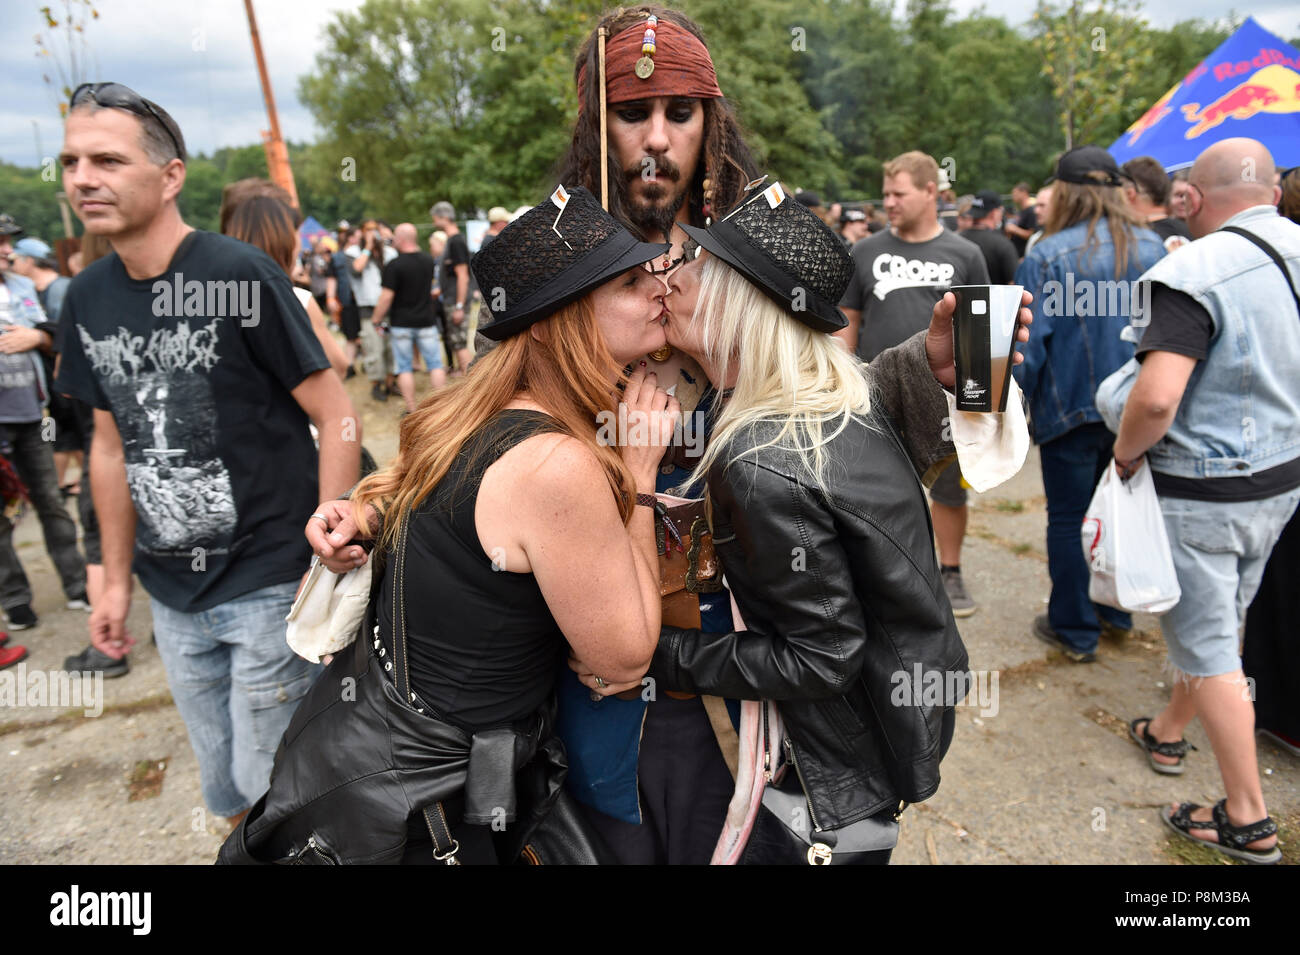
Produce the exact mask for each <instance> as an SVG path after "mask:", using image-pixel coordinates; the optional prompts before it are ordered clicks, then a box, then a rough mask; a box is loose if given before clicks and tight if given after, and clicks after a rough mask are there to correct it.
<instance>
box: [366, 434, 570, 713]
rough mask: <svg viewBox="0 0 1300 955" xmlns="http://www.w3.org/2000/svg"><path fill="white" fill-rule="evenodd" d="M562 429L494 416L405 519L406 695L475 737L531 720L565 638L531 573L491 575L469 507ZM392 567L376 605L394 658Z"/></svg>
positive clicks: (548, 687) (494, 571)
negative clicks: (512, 460)
mask: <svg viewBox="0 0 1300 955" xmlns="http://www.w3.org/2000/svg"><path fill="white" fill-rule="evenodd" d="M558 430H559V426H558V424H557V423H556V421H555V420H554V419H553V418H551V417H550V416H549V415H546V414H543V413H541V412H540V411H529V410H526V409H520V408H509V409H506V410H504V411H501V412H499V413H498V414H497V415H495V416H494V417H493V418H491V419H490V420H489V421H488V422H487V423H486V424H484V425H483V427H482V428H480V429H479V430H478V431H477V432H475V433H474V434H473V435H472V436H471V437H470V438H469V439H468V440H467V441H466V442H465V444H464V446H463V447H462V448H461V450H460V454H459V455H457V457H456V460H455V461H454V462H453V463H452V466H451V468H450V469H449V470H448V471H447V474H446V475H445V476H444V477H443V479H442V480H441V481H440V482H438V484H437V486H436V487H434V489H433V491H432V492H431V493H430V494H429V496H428V497H427V498H426V499H425V500H424V501H423V502H421V503H420V504H419V505H418V506H417V507H416V508H415V510H414V511H412V513H411V523H410V528H409V530H408V533H407V542H406V583H405V587H404V590H405V600H406V603H405V609H406V618H407V645H408V647H409V651H408V652H409V657H410V676H411V689H412V690H414V691H415V693H416V694H418V695H419V697H420V699H421V700H422V701H423V703H424V704H425V706H426V707H431V708H432V709H433V710H435V711H436V715H437V716H438V717H440V718H441V719H443V720H445V721H447V722H449V723H453V724H455V725H457V726H460V727H461V728H462V729H466V730H469V731H471V732H472V731H475V730H479V729H485V728H487V727H490V726H500V725H505V724H512V723H517V722H523V721H527V720H529V719H530V717H531V716H532V714H534V713H535V712H536V711H537V708H538V707H539V706H540V705H541V704H542V703H543V702H545V700H546V699H547V698H548V697H549V696H550V695H551V691H552V689H553V688H554V682H555V673H556V666H557V663H558V662H559V660H560V658H561V654H562V651H563V648H564V637H563V635H562V634H561V632H560V628H559V627H558V626H557V625H556V623H555V618H554V617H552V616H551V611H550V608H549V607H547V605H546V600H545V599H544V598H543V597H542V592H541V589H540V588H539V587H538V586H537V580H536V578H535V577H534V576H533V575H532V574H531V573H527V574H520V573H511V572H510V570H509V568H508V567H507V568H504V569H494V567H493V560H492V558H491V557H489V556H488V555H487V554H485V553H484V552H483V546H482V544H481V543H480V542H479V537H478V530H477V529H476V528H475V525H474V505H475V502H476V501H477V500H478V491H479V485H480V484H481V483H482V481H483V473H484V472H485V471H486V470H487V469H488V468H489V467H490V466H491V465H492V464H493V463H494V462H495V461H496V460H497V459H498V458H500V457H501V456H502V455H503V454H505V453H506V452H507V451H509V450H510V449H511V448H513V447H514V446H515V445H517V444H519V443H520V442H522V441H524V440H526V439H527V438H531V437H533V436H534V435H537V434H543V433H546V432H552V431H558ZM393 564H394V561H392V560H389V561H388V565H387V568H386V570H385V577H384V583H383V586H382V588H381V590H380V600H379V634H380V638H381V639H382V640H383V642H384V644H385V645H386V646H387V648H388V653H389V654H390V655H391V653H392V616H393V589H392V588H393Z"/></svg>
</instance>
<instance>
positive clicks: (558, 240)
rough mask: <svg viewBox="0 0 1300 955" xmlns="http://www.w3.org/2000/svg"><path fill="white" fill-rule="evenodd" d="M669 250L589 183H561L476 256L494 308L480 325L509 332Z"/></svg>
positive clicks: (479, 278) (491, 332) (497, 337)
mask: <svg viewBox="0 0 1300 955" xmlns="http://www.w3.org/2000/svg"><path fill="white" fill-rule="evenodd" d="M669 248H670V246H669V245H668V244H667V243H663V242H660V243H651V242H642V241H640V240H639V239H637V238H636V236H634V235H633V234H632V233H631V232H629V231H628V230H627V229H625V228H624V227H623V226H622V225H621V224H620V223H619V222H618V220H617V219H615V218H614V217H613V216H611V215H610V214H609V213H608V212H606V211H605V210H604V209H602V208H601V207H600V203H599V202H597V201H596V199H595V197H594V196H592V194H591V193H589V192H588V191H587V190H586V189H583V188H582V187H581V186H575V187H574V188H573V189H566V188H565V187H564V186H560V187H559V188H558V189H556V190H555V192H553V193H552V194H551V199H550V201H549V202H542V203H541V204H539V205H536V206H534V207H533V208H532V209H530V210H529V211H528V212H525V213H524V214H523V215H522V216H520V217H519V218H518V219H516V220H515V221H514V222H512V223H510V225H508V226H506V227H505V228H504V229H502V230H501V234H500V235H498V236H497V237H496V239H494V240H493V241H492V242H491V243H490V244H488V245H486V246H484V247H483V248H481V249H479V250H478V252H477V253H476V254H475V256H474V258H473V259H471V260H470V263H469V267H470V269H472V270H473V272H474V280H475V281H476V282H478V287H479V291H480V292H482V294H483V301H484V302H485V303H486V304H487V306H488V309H489V311H490V312H491V313H492V321H491V322H489V323H488V324H486V325H481V326H480V327H479V331H480V332H482V333H483V334H484V335H486V336H487V337H488V338H490V339H492V340H493V341H501V340H502V339H505V338H509V337H510V336H511V335H515V334H518V333H519V332H521V331H523V330H524V329H525V328H527V327H528V326H529V325H532V324H534V323H536V322H539V321H541V320H542V319H543V318H546V317H547V316H548V315H551V314H552V313H554V312H555V311H557V310H558V309H560V308H562V307H563V306H565V305H568V304H569V303H570V302H575V301H577V300H578V299H580V298H582V296H583V295H585V294H586V293H587V292H590V291H591V290H592V289H594V288H595V287H596V286H598V285H601V284H603V283H605V282H607V281H609V280H610V279H612V278H614V277H615V276H616V275H618V274H620V273H622V272H626V271H627V270H628V269H631V268H635V267H636V266H638V265H641V264H643V263H645V262H649V261H650V260H651V259H653V258H656V257H658V256H661V255H663V254H664V253H665V252H667V251H668V249H669Z"/></svg>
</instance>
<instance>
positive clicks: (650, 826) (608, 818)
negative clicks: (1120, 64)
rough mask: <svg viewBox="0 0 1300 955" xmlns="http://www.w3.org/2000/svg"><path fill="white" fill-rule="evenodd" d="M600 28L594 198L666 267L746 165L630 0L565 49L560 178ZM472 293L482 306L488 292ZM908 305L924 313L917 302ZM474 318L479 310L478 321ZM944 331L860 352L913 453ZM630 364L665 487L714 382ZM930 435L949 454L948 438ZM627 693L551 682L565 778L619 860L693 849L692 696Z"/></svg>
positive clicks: (715, 601) (589, 113)
mask: <svg viewBox="0 0 1300 955" xmlns="http://www.w3.org/2000/svg"><path fill="white" fill-rule="evenodd" d="M602 27H603V28H604V29H605V30H606V32H607V37H608V39H607V41H606V84H605V85H606V104H607V143H608V161H607V169H608V182H609V198H608V208H609V211H610V212H611V213H612V214H613V215H614V216H615V217H616V218H618V219H619V220H620V221H621V222H622V223H623V224H624V225H626V226H627V227H628V228H629V229H630V230H631V231H632V232H633V233H634V234H636V235H637V236H638V238H640V239H642V240H644V241H646V242H668V243H670V244H671V248H670V250H669V252H668V253H667V254H666V255H665V257H664V259H663V260H661V261H659V262H657V263H653V267H654V268H655V269H656V270H659V271H664V272H666V271H668V270H669V269H671V268H672V267H673V266H674V264H676V263H677V262H680V261H681V257H682V243H683V240H685V239H686V238H687V237H686V234H685V232H684V231H683V230H682V229H681V228H680V225H681V224H683V223H685V224H688V225H692V226H697V227H706V226H708V225H709V223H710V221H711V220H712V221H716V220H719V219H721V218H723V217H724V216H726V214H727V213H728V212H730V211H731V210H732V209H733V208H735V207H736V206H737V205H739V203H740V201H741V200H742V198H743V197H744V196H745V195H746V192H747V187H748V186H750V185H751V184H752V183H754V181H755V180H757V179H758V178H759V177H758V167H757V165H756V163H755V161H754V159H753V156H752V154H751V152H750V150H749V148H748V147H747V146H746V144H745V142H744V139H743V137H742V135H741V132H740V129H739V126H738V125H737V122H736V120H735V117H734V115H733V113H732V109H731V106H730V105H729V104H728V102H727V101H726V99H724V98H723V95H722V90H721V89H720V87H719V85H718V80H717V76H716V73H715V71H714V67H713V61H712V59H711V57H710V55H709V50H708V48H707V46H706V45H705V42H704V37H703V34H702V33H701V31H700V28H699V27H698V26H697V25H696V24H695V23H693V22H692V21H691V20H690V19H688V18H687V17H686V16H684V15H683V14H681V13H679V12H677V11H675V10H669V9H666V8H664V7H659V6H651V5H642V6H637V7H633V8H630V9H620V10H617V11H614V12H611V13H607V14H605V15H604V16H603V17H602V18H601V20H600V22H599V23H598V24H597V27H596V29H594V30H592V32H591V33H590V34H589V35H588V36H587V38H586V39H585V40H584V41H583V43H582V45H581V47H580V48H579V51H578V55H577V58H576V62H575V64H574V79H575V81H576V83H577V88H578V110H579V112H578V120H577V123H576V125H575V127H574V130H573V138H572V141H571V143H570V147H569V150H568V153H567V154H566V155H565V157H564V159H563V160H562V161H561V163H560V165H559V171H558V176H557V178H558V180H559V181H560V182H561V183H563V184H564V185H565V186H568V187H574V186H582V187H584V188H586V189H587V190H588V191H590V192H591V193H592V194H593V195H595V196H599V195H600V194H601V188H600V185H601V183H600V178H601V177H600V173H601V140H600V82H599V64H598V42H597V40H598V31H599V30H600V29H601V28H602ZM647 33H650V34H652V35H653V37H652V39H647ZM646 61H649V62H648V63H647V62H646ZM971 251H972V253H973V254H975V255H976V256H978V251H977V250H976V249H974V248H973V247H972V248H971ZM482 291H483V298H484V302H485V303H488V304H489V305H490V303H491V302H493V300H494V298H495V296H494V295H493V292H492V290H491V289H483V290H482ZM922 314H927V315H928V314H929V306H928V305H927V306H926V310H925V311H923V312H922ZM490 317H491V315H490V308H489V309H485V310H484V312H483V319H482V320H481V321H486V320H490ZM944 334H945V330H944V329H943V328H942V327H940V328H939V329H938V331H937V332H936V333H934V334H931V335H930V336H929V337H927V335H926V334H924V333H922V334H917V335H914V336H913V337H912V338H911V339H909V340H908V341H907V342H905V343H903V344H901V345H899V346H898V347H897V348H892V349H888V350H887V351H885V352H882V353H881V354H880V355H879V356H877V358H876V359H875V361H874V362H873V367H874V368H875V370H876V372H877V375H876V380H877V382H878V384H881V385H882V386H883V388H884V389H885V390H887V391H889V393H890V394H894V395H895V396H897V393H898V392H900V391H902V390H903V389H908V390H907V394H908V396H909V397H908V398H907V399H906V400H901V401H895V402H892V404H893V405H894V406H895V407H901V409H902V413H903V416H904V417H905V418H906V420H904V421H901V422H900V424H901V426H902V431H903V433H904V435H905V438H904V440H905V442H907V443H908V444H909V447H908V451H909V454H910V455H911V456H912V458H913V459H914V461H921V460H922V459H926V460H927V461H928V457H929V451H930V450H933V449H929V448H925V447H921V445H924V444H925V443H926V442H927V441H929V440H930V436H932V435H937V434H940V433H941V431H942V430H943V426H942V419H943V417H944V416H945V415H946V414H947V403H946V402H945V400H944V398H943V395H942V392H941V391H940V390H939V388H938V387H936V386H935V384H934V376H935V374H937V373H938V372H939V370H940V369H941V368H942V367H946V368H948V369H951V367H952V358H951V355H952V344H951V341H952V339H951V323H950V322H948V323H947V328H946V336H947V337H946V338H945V337H944ZM480 341H486V339H480ZM927 343H929V345H930V346H931V348H932V349H933V353H934V357H933V358H931V357H930V356H929V352H928V351H927ZM646 365H647V369H648V370H649V371H652V372H653V373H654V374H655V375H656V377H657V379H658V383H659V385H660V386H661V387H666V388H667V389H669V391H670V393H672V394H674V396H675V397H676V399H677V400H678V402H679V403H680V405H681V408H682V414H683V417H684V419H685V420H684V423H685V428H686V429H687V430H686V434H687V435H688V436H693V437H694V438H695V439H696V440H692V439H691V437H688V439H687V440H686V441H685V442H684V445H683V446H678V447H674V448H673V449H671V454H670V456H666V457H665V460H664V462H663V463H662V464H661V467H660V477H659V481H658V487H657V490H658V491H660V492H666V491H668V490H669V489H671V488H673V487H676V486H677V485H679V484H681V483H682V482H683V481H684V480H685V478H686V477H687V476H688V475H689V473H690V470H691V468H692V467H693V466H694V464H695V463H696V461H697V460H698V456H699V454H700V453H702V450H703V448H702V445H701V444H700V443H699V439H701V438H702V437H703V434H702V432H703V427H702V423H703V422H704V420H705V418H706V415H707V411H708V408H709V406H710V405H711V403H712V400H713V398H714V395H715V393H714V392H713V391H712V390H711V389H709V388H708V380H707V378H706V377H705V376H704V373H703V372H702V371H701V370H700V368H699V366H698V365H696V363H695V362H694V361H693V360H691V359H690V358H688V357H686V356H684V355H681V354H674V353H673V352H672V350H671V348H668V347H667V346H665V347H664V348H662V349H660V350H659V351H657V352H655V353H653V354H651V355H648V356H647V357H646ZM887 403H891V402H889V401H888V399H887ZM692 429H693V430H692ZM913 440H915V441H916V442H918V446H917V447H916V448H913V447H911V446H910V442H911V441H913ZM946 447H947V449H948V453H949V454H950V453H951V451H952V446H951V445H947V446H946ZM921 470H925V466H922V467H921ZM699 598H700V619H701V627H702V628H703V629H705V630H706V631H708V632H718V633H726V632H728V631H730V630H731V629H732V626H733V625H732V620H731V613H730V606H729V596H728V595H727V593H726V592H725V591H722V592H720V593H702V594H700V595H699ZM627 695H629V696H632V697H633V698H632V699H620V698H619V697H616V696H604V697H603V698H600V699H593V698H592V696H591V695H590V694H589V691H588V690H587V688H586V687H584V686H583V685H582V684H581V683H580V682H578V679H577V677H576V676H575V674H573V673H565V674H564V676H563V678H562V679H561V680H560V681H558V683H557V696H558V699H559V717H558V723H557V729H558V731H559V735H560V736H561V737H562V738H563V740H564V743H565V746H566V748H567V750H568V753H569V775H568V779H567V783H566V785H567V786H568V787H569V789H570V791H571V792H572V793H573V795H574V796H575V797H576V798H577V800H578V801H579V802H580V803H581V804H582V805H583V807H584V809H585V810H587V815H588V817H589V819H590V821H591V823H592V825H593V826H594V827H595V828H597V829H598V830H599V831H600V833H601V835H602V836H603V837H604V838H605V840H606V841H607V842H608V843H609V845H610V847H611V848H612V849H613V850H614V851H615V853H616V855H617V856H618V858H619V859H620V860H621V861H623V862H626V863H642V864H646V863H679V862H680V863H704V862H707V861H708V860H709V858H710V855H711V853H712V850H713V847H714V845H715V843H716V842H717V839H718V836H719V834H720V832H721V829H722V824H723V820H724V817H725V815H726V809H727V803H728V800H729V799H730V797H731V794H732V792H733V788H734V787H733V781H732V777H731V774H730V772H729V771H728V769H727V766H726V763H725V762H724V760H723V755H722V752H721V751H720V749H719V743H718V739H717V738H716V737H715V735H714V729H713V726H714V724H712V723H711V722H710V713H709V712H706V709H705V704H704V702H703V700H702V699H701V698H700V697H696V696H694V695H691V694H676V695H673V694H668V693H655V691H654V688H653V685H650V686H647V687H645V688H644V690H643V692H639V693H635V692H634V693H630V694H627ZM651 703H652V704H653V705H650V704H651ZM715 712H716V711H715ZM721 721H722V722H726V717H725V715H723V716H722V717H721ZM726 730H727V731H730V725H729V724H728V725H727V726H726ZM734 739H735V737H734V734H733V735H732V736H731V740H732V741H733V753H732V755H734Z"/></svg>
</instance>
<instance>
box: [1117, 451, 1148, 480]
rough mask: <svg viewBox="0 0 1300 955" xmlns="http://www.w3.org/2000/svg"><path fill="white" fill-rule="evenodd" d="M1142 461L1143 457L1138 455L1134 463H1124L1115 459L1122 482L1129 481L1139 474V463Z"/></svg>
mask: <svg viewBox="0 0 1300 955" xmlns="http://www.w3.org/2000/svg"><path fill="white" fill-rule="evenodd" d="M1141 460H1142V455H1140V454H1139V455H1138V456H1137V457H1136V458H1134V459H1133V460H1132V461H1122V460H1120V459H1119V458H1115V470H1116V471H1118V472H1119V477H1120V480H1121V481H1127V480H1128V479H1129V478H1131V477H1132V476H1133V475H1134V474H1136V473H1137V463H1138V462H1139V461H1141Z"/></svg>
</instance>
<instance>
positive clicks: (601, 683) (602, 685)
mask: <svg viewBox="0 0 1300 955" xmlns="http://www.w3.org/2000/svg"><path fill="white" fill-rule="evenodd" d="M592 676H596V674H594V673H593V674H592ZM596 686H598V687H600V688H601V689H602V690H603V689H605V687H607V686H609V684H608V683H606V682H605V681H604V680H602V679H601V678H600V677H598V676H596Z"/></svg>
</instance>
